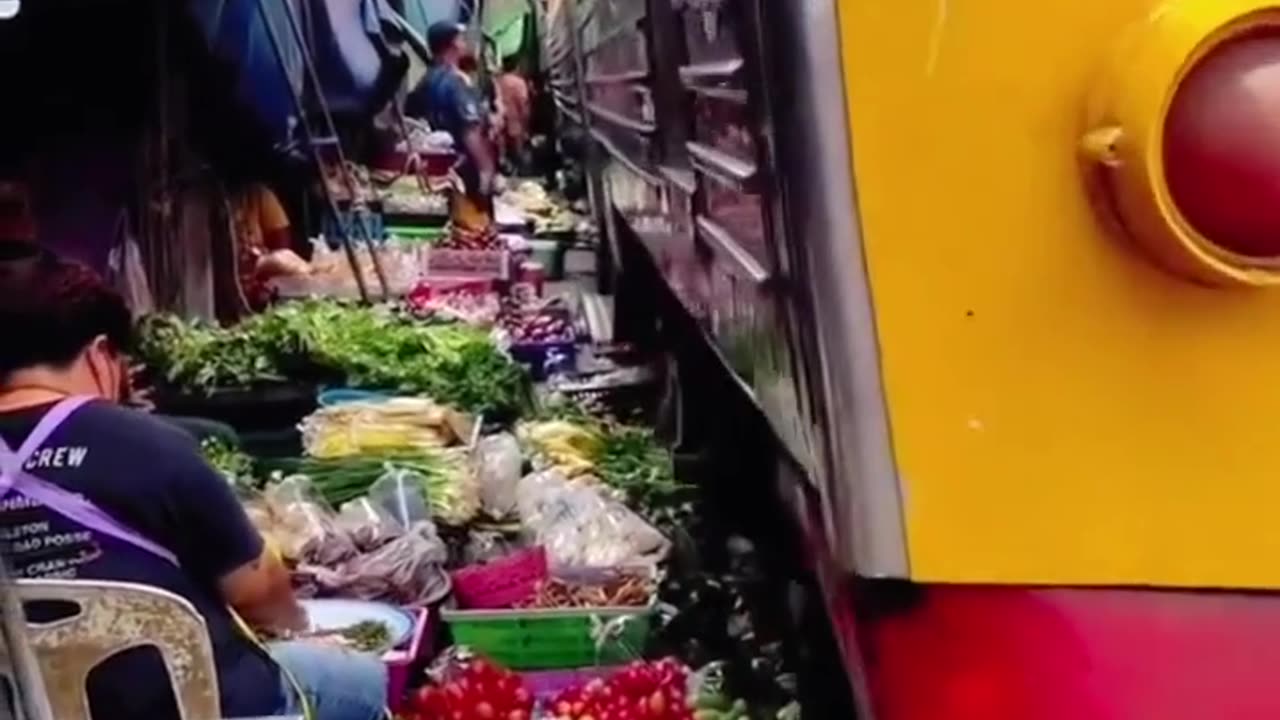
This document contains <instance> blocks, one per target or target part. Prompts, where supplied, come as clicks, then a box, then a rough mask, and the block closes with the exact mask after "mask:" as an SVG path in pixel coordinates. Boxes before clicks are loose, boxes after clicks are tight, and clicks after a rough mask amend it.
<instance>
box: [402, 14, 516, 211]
mask: <svg viewBox="0 0 1280 720" xmlns="http://www.w3.org/2000/svg"><path fill="white" fill-rule="evenodd" d="M427 43H428V45H429V46H430V49H431V61H432V62H431V69H430V70H429V71H427V75H426V77H424V78H423V79H422V81H421V82H420V83H419V84H418V86H417V87H415V88H414V89H413V91H412V92H410V93H409V96H408V97H407V98H406V99H405V105H404V111H405V114H407V115H409V116H411V117H417V118H422V119H424V120H426V121H427V123H428V124H430V125H431V129H432V130H440V131H443V132H447V133H449V134H450V135H451V136H452V137H453V143H454V147H455V148H457V150H458V152H459V153H461V154H462V162H461V163H460V164H459V166H458V175H459V176H461V178H462V182H463V184H464V185H465V186H466V188H467V192H466V194H465V196H458V197H455V206H454V209H453V220H454V222H455V224H459V225H463V226H465V227H466V229H468V230H473V231H474V230H483V229H485V227H487V224H488V223H489V222H490V221H491V220H492V198H493V192H494V183H495V182H496V180H497V171H498V165H497V160H496V158H495V157H494V151H493V146H492V143H491V142H490V140H489V137H488V129H487V123H488V119H489V118H488V111H487V109H486V103H485V101H484V98H483V97H481V94H480V93H479V92H478V91H477V90H476V88H475V87H474V86H473V85H472V84H471V81H470V80H469V79H468V78H467V75H466V73H465V72H463V70H462V68H461V67H460V64H461V63H462V62H463V59H464V58H466V57H467V55H468V51H467V42H466V37H465V34H464V32H463V28H462V27H461V26H459V25H457V24H456V23H447V22H439V23H436V24H434V25H432V26H431V27H430V28H428V29H427ZM481 226H485V227H481Z"/></svg>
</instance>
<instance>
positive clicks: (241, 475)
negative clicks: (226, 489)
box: [200, 437, 253, 483]
mask: <svg viewBox="0 0 1280 720" xmlns="http://www.w3.org/2000/svg"><path fill="white" fill-rule="evenodd" d="M200 452H201V454H202V455H204V459H205V461H206V462H208V463H209V465H211V466H212V467H213V469H214V470H217V471H218V472H219V473H221V474H222V475H223V476H224V477H226V478H227V479H228V480H230V481H231V482H232V483H251V482H252V479H253V477H252V476H253V458H251V457H249V456H248V455H246V454H245V453H243V452H241V451H240V450H239V449H238V448H236V447H234V446H232V445H231V444H230V443H228V442H227V441H226V440H223V439H222V438H216V437H211V438H207V439H205V440H204V441H203V442H201V443H200Z"/></svg>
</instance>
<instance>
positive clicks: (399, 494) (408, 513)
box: [369, 468, 431, 528]
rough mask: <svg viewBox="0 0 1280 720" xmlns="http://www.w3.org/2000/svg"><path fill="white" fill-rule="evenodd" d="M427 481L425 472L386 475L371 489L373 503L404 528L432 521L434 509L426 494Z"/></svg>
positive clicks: (397, 471) (399, 469) (405, 471)
mask: <svg viewBox="0 0 1280 720" xmlns="http://www.w3.org/2000/svg"><path fill="white" fill-rule="evenodd" d="M426 481H427V479H426V478H425V477H423V476H422V474H421V473H417V472H414V471H412V470H404V469H401V468H392V469H390V470H388V471H387V472H385V473H383V475H382V477H380V478H378V480H377V482H375V483H374V484H373V486H372V487H370V488H369V501H370V502H371V503H372V504H373V506H374V507H375V508H376V509H377V510H378V512H381V513H383V514H385V515H386V517H388V518H390V519H391V520H393V521H395V522H396V523H399V525H400V527H405V528H408V527H413V526H414V525H415V524H416V523H420V522H426V523H430V522H431V506H430V505H429V503H428V498H427V491H426Z"/></svg>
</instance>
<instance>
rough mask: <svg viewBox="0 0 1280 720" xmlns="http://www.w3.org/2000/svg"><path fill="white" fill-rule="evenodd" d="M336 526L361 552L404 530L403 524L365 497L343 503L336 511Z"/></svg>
mask: <svg viewBox="0 0 1280 720" xmlns="http://www.w3.org/2000/svg"><path fill="white" fill-rule="evenodd" d="M337 526H338V528H339V529H340V530H341V531H342V532H344V533H346V535H347V536H348V537H350V538H351V540H352V542H354V543H355V545H356V547H357V548H358V549H359V550H360V551H362V552H368V551H371V550H376V549H378V548H380V547H382V546H383V545H386V544H387V543H389V542H391V541H392V540H395V539H396V537H398V536H399V535H400V534H401V533H403V532H404V526H403V525H400V524H399V523H398V522H396V520H395V519H394V518H392V517H390V516H389V515H388V514H387V513H385V512H383V511H382V510H381V509H379V508H378V507H377V506H376V505H374V503H373V502H372V501H371V500H369V498H367V497H364V498H359V499H358V500H352V501H351V502H349V503H347V504H346V505H343V506H342V509H341V510H340V511H339V512H338V517H337Z"/></svg>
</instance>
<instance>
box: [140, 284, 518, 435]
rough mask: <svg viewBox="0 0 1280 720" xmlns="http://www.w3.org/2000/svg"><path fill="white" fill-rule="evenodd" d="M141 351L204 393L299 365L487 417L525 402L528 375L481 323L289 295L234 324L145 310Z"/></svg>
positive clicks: (171, 379) (183, 385)
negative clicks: (425, 320) (419, 318)
mask: <svg viewBox="0 0 1280 720" xmlns="http://www.w3.org/2000/svg"><path fill="white" fill-rule="evenodd" d="M141 330H142V332H141V335H142V342H141V347H140V356H141V357H140V359H141V360H142V361H143V362H145V363H146V364H147V365H148V366H149V367H150V368H151V369H152V370H154V371H155V372H157V373H159V374H160V375H161V377H163V379H164V380H165V381H166V382H167V383H168V384H169V385H172V386H176V387H178V388H180V389H183V390H187V391H194V392H203V393H206V394H207V393H210V392H212V391H214V390H217V389H222V388H244V387H249V386H252V385H254V384H256V383H259V382H264V381H272V380H280V379H283V378H285V377H289V376H292V375H294V374H295V373H299V372H301V373H302V374H309V375H312V376H315V375H322V374H330V375H335V374H336V375H339V376H342V377H345V379H346V382H347V384H348V385H350V386H352V387H357V388H367V389H376V390H385V391H390V392H396V393H402V394H407V395H426V396H429V397H431V398H432V399H434V400H436V401H438V402H441V403H445V404H448V405H452V406H454V407H457V408H460V409H463V410H467V411H469V412H473V413H477V414H484V415H486V416H489V417H495V416H496V417H501V416H505V415H510V414H514V413H515V412H517V411H518V410H520V409H521V408H522V407H523V406H524V405H525V398H526V396H527V385H528V382H527V378H526V376H525V374H524V371H523V369H522V368H521V367H520V366H519V365H517V364H516V363H515V362H514V361H512V360H511V359H510V358H509V357H507V356H506V355H505V354H504V353H502V352H501V351H500V350H499V349H498V348H497V347H496V346H495V345H494V343H493V341H492V340H491V339H490V338H489V336H488V335H487V334H485V333H484V332H482V331H480V330H476V329H473V328H468V327H464V326H459V325H425V324H422V323H419V322H416V321H414V320H413V319H412V318H408V317H406V316H403V315H400V314H398V313H397V312H395V311H394V310H393V309H392V308H390V307H385V306H382V307H362V306H356V305H351V304H346V303H341V302H336V301H329V300H311V301H306V302H298V303H290V304H285V305H281V306H279V307H276V308H273V309H272V310H270V311H268V312H266V313H263V314H261V315H257V316H255V317H253V318H250V319H248V320H246V321H245V322H243V323H241V324H240V325H237V326H235V327H232V328H226V329H223V328H216V327H210V326H207V325H203V324H200V323H186V322H183V321H182V320H179V319H177V318H174V317H170V316H160V317H152V318H148V319H146V320H144V321H143V324H142V326H141Z"/></svg>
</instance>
